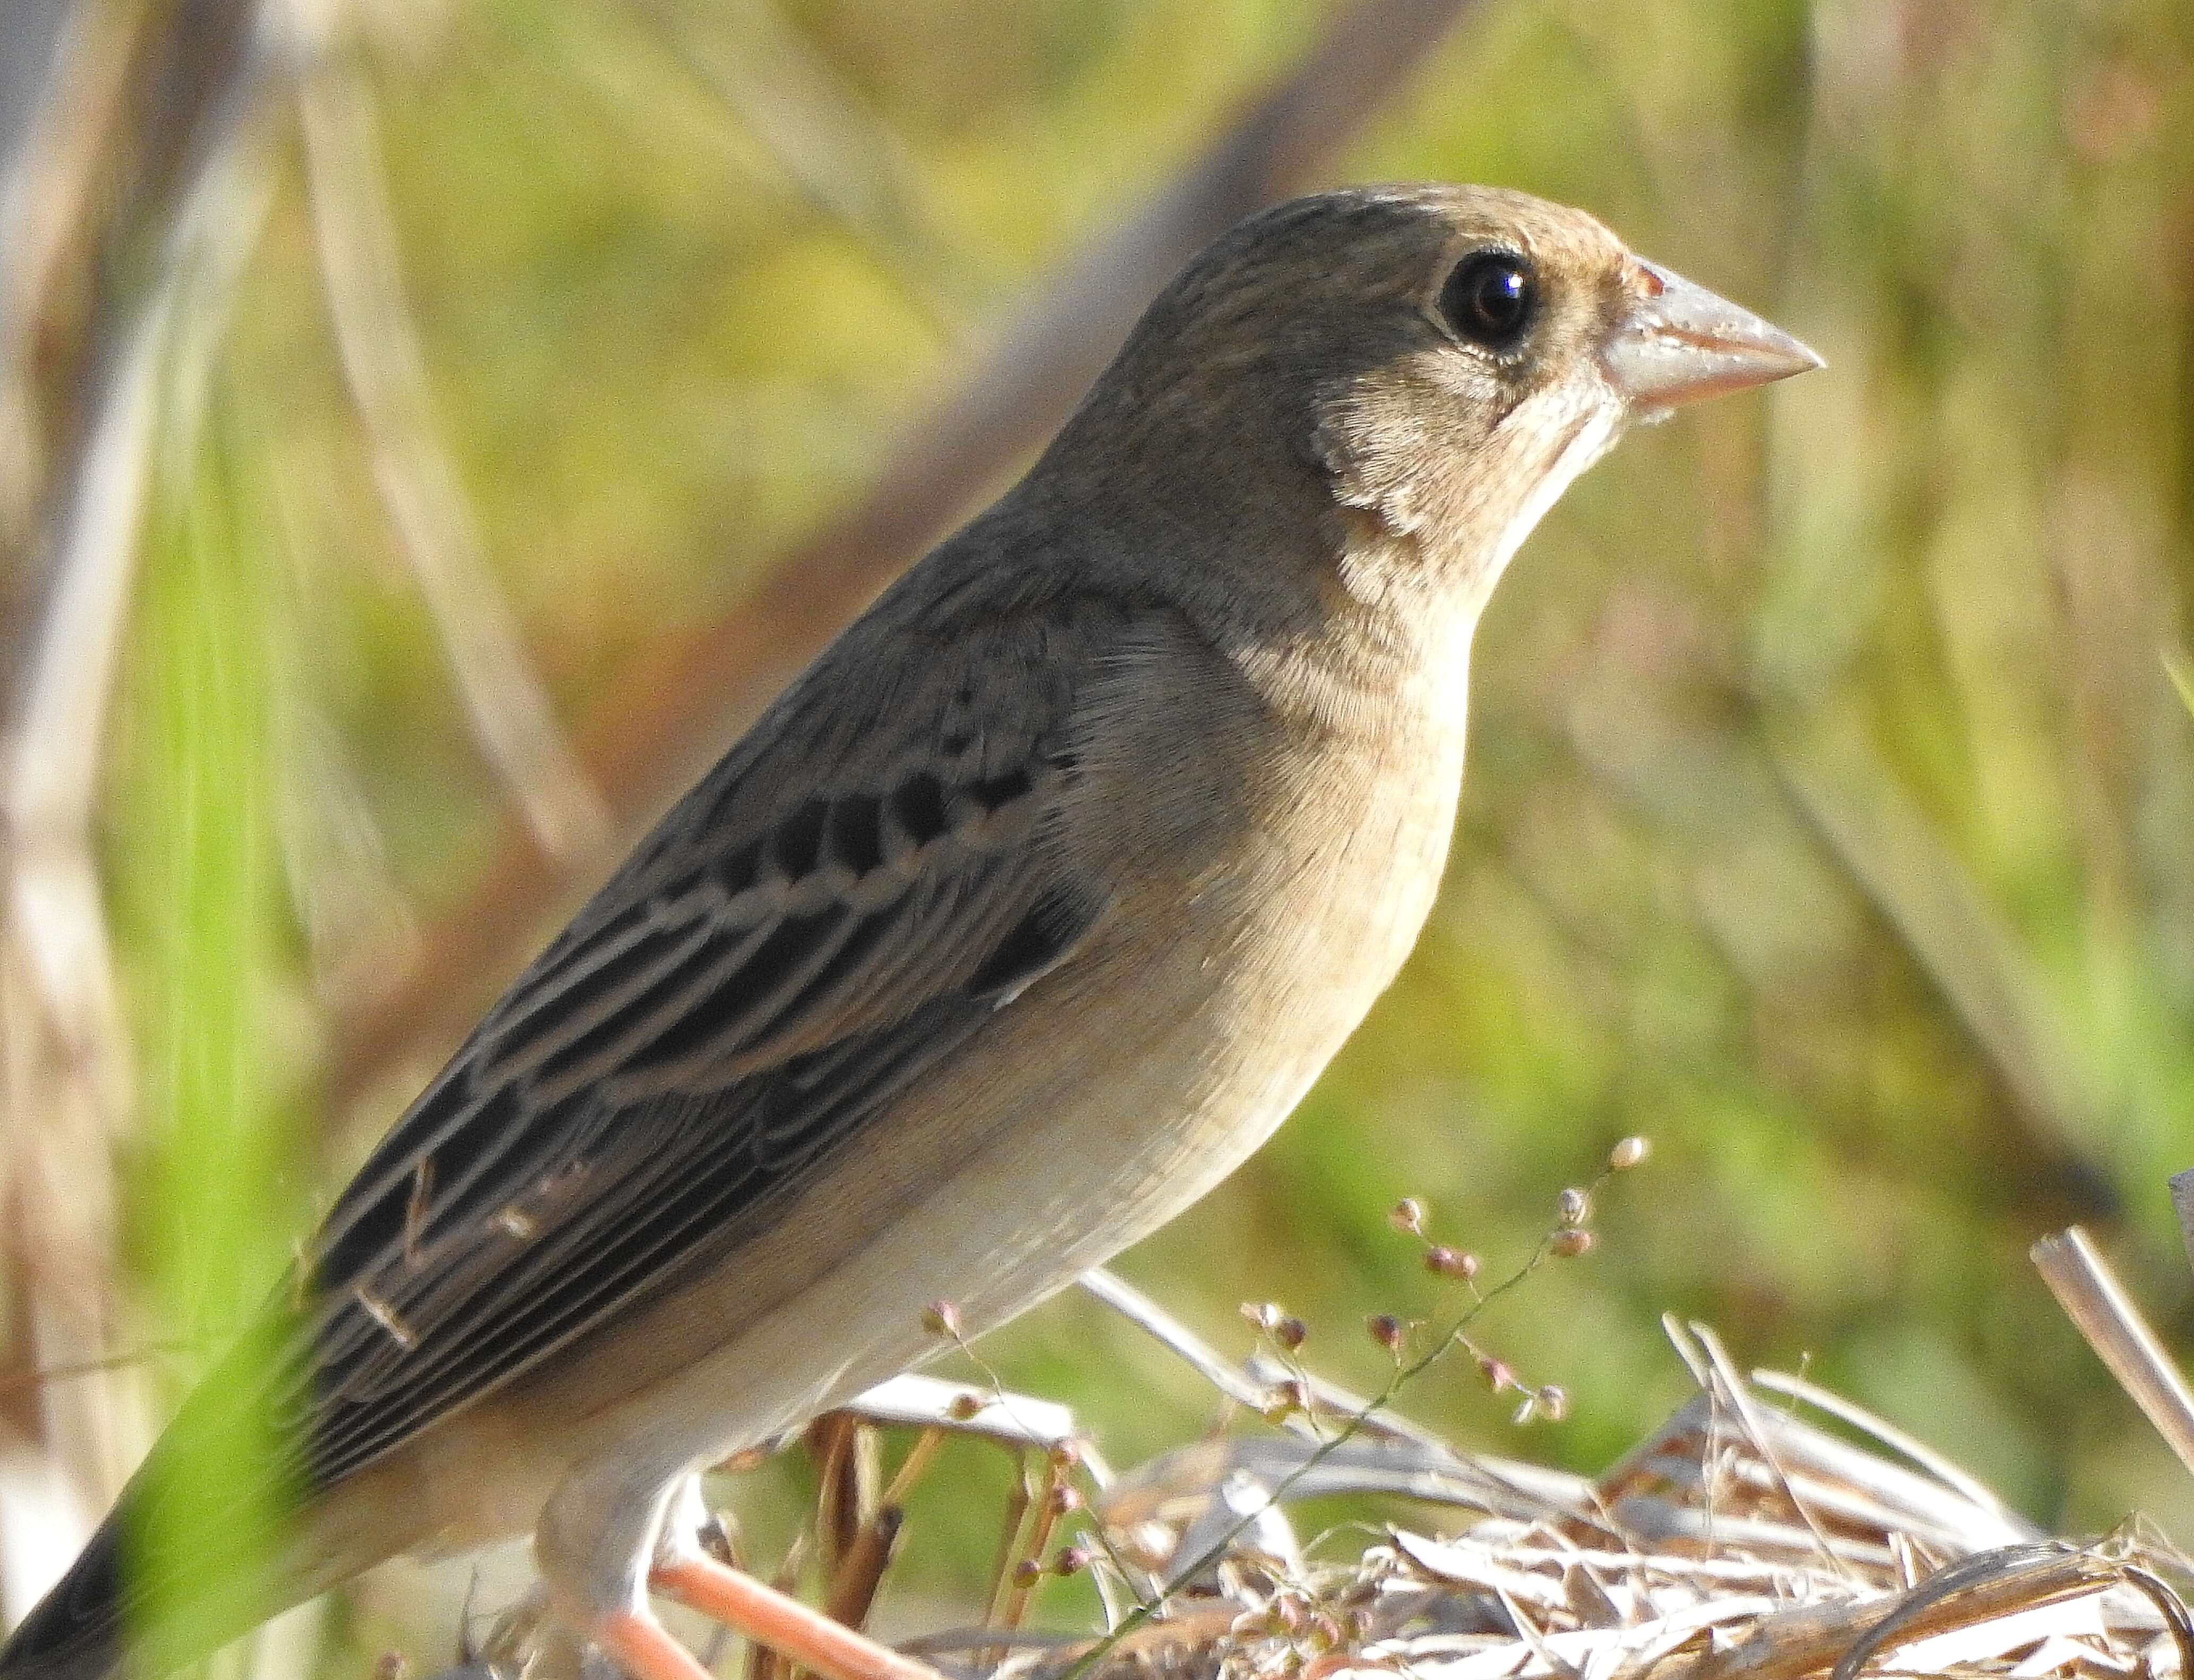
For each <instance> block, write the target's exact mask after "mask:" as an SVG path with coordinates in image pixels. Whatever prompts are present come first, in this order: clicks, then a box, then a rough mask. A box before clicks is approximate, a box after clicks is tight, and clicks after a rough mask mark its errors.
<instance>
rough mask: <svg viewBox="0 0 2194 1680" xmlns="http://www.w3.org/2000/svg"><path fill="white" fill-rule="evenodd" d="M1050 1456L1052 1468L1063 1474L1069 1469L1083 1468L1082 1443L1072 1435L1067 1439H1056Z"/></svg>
mask: <svg viewBox="0 0 2194 1680" xmlns="http://www.w3.org/2000/svg"><path fill="white" fill-rule="evenodd" d="M1050 1458H1051V1464H1052V1468H1053V1469H1054V1470H1058V1471H1059V1472H1060V1474H1062V1475H1064V1474H1065V1472H1067V1471H1069V1470H1079V1469H1081V1468H1082V1458H1083V1449H1082V1443H1081V1442H1080V1441H1077V1440H1075V1439H1074V1438H1073V1437H1072V1436H1071V1435H1070V1436H1068V1437H1067V1438H1066V1439H1065V1441H1054V1442H1053V1443H1052V1447H1051V1453H1050Z"/></svg>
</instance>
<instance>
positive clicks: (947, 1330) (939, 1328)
mask: <svg viewBox="0 0 2194 1680" xmlns="http://www.w3.org/2000/svg"><path fill="white" fill-rule="evenodd" d="M922 1328H923V1329H924V1330H927V1331H928V1332H929V1333H930V1334H931V1335H933V1336H950V1337H951V1338H952V1339H953V1340H954V1341H958V1340H959V1339H960V1309H959V1308H957V1307H956V1306H954V1305H953V1304H952V1303H951V1302H950V1301H932V1302H931V1303H929V1304H928V1306H926V1307H924V1308H923V1309H922Z"/></svg>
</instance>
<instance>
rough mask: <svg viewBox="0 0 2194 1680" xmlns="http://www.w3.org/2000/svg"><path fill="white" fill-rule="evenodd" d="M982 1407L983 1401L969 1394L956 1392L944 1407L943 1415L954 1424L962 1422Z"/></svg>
mask: <svg viewBox="0 0 2194 1680" xmlns="http://www.w3.org/2000/svg"><path fill="white" fill-rule="evenodd" d="M982 1409H983V1402H982V1401H979V1400H978V1399H976V1398H975V1396H974V1395H971V1394H956V1395H953V1396H952V1403H951V1405H949V1406H947V1407H945V1416H946V1417H948V1418H951V1420H952V1421H953V1422H954V1423H956V1424H964V1423H966V1422H967V1421H968V1419H969V1418H973V1417H974V1416H975V1415H976V1413H978V1412H980V1411H981V1410H982Z"/></svg>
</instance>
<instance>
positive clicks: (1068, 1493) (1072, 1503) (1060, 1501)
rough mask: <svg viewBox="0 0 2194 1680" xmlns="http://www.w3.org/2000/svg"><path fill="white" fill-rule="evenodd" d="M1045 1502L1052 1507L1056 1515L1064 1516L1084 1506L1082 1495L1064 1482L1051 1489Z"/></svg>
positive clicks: (1053, 1513)
mask: <svg viewBox="0 0 2194 1680" xmlns="http://www.w3.org/2000/svg"><path fill="white" fill-rule="evenodd" d="M1044 1502H1045V1503H1046V1504H1047V1505H1049V1506H1050V1507H1051V1514H1052V1515H1053V1516H1065V1515H1066V1513H1067V1512H1069V1511H1071V1510H1080V1509H1081V1508H1082V1495H1081V1494H1079V1493H1076V1492H1075V1491H1074V1489H1073V1488H1071V1487H1068V1486H1067V1485H1066V1484H1065V1482H1060V1484H1059V1485H1058V1486H1057V1487H1054V1488H1053V1489H1052V1490H1051V1492H1050V1493H1049V1494H1048V1496H1047V1497H1046V1499H1045V1501H1044Z"/></svg>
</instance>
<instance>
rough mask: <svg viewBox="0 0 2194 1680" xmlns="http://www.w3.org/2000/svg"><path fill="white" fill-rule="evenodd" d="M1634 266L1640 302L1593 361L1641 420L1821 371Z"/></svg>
mask: <svg viewBox="0 0 2194 1680" xmlns="http://www.w3.org/2000/svg"><path fill="white" fill-rule="evenodd" d="M1634 261H1635V262H1637V264H1638V268H1639V271H1640V273H1639V278H1640V281H1641V289H1642V291H1643V293H1644V295H1643V296H1640V298H1639V300H1638V302H1637V303H1636V305H1635V306H1634V308H1633V309H1632V310H1631V313H1630V315H1629V318H1628V319H1626V320H1625V321H1623V324H1622V325H1619V326H1618V327H1617V328H1616V330H1615V332H1614V335H1613V337H1611V338H1610V339H1609V340H1608V343H1607V348H1606V349H1605V350H1604V351H1603V352H1601V360H1603V361H1604V362H1605V365H1606V367H1607V376H1608V378H1609V379H1610V380H1611V382H1613V383H1614V385H1615V388H1617V390H1618V391H1620V392H1622V393H1623V395H1624V397H1626V398H1627V399H1628V400H1629V403H1630V406H1631V407H1632V409H1633V410H1634V411H1635V412H1637V413H1638V414H1639V415H1640V416H1641V417H1645V418H1653V417H1658V416H1660V415H1663V414H1665V413H1667V412H1668V411H1669V410H1670V409H1672V408H1674V407H1677V406H1680V405H1681V404H1683V403H1687V402H1697V401H1698V400H1700V399H1702V398H1703V397H1718V396H1720V395H1721V394H1724V393H1725V392H1728V391H1742V390H1745V389H1748V388H1750V387H1752V386H1754V385H1765V384H1766V383H1769V382H1770V381H1771V380H1776V379H1788V378H1789V377H1790V376H1791V375H1792V374H1794V373H1806V372H1810V371H1812V369H1814V368H1817V367H1820V366H1823V365H1824V363H1823V362H1822V360H1821V359H1820V358H1819V357H1818V356H1817V355H1815V354H1813V353H1812V351H1811V350H1809V349H1807V348H1806V347H1805V346H1804V345H1803V344H1801V343H1800V342H1798V341H1797V340H1796V339H1795V338H1793V337H1791V336H1790V335H1789V333H1787V332H1785V331H1783V330H1782V328H1780V327H1775V326H1770V325H1768V324H1767V323H1766V321H1763V320H1761V319H1760V317H1759V316H1757V315H1755V314H1752V313H1751V311H1749V310H1747V309H1740V308H1737V305H1736V304H1734V303H1732V302H1729V300H1728V299H1726V298H1722V297H1717V296H1714V293H1712V292H1710V291H1708V290H1707V289H1706V288H1705V287H1704V286H1696V285H1692V284H1691V282H1690V281H1689V280H1687V279H1684V277H1683V276H1682V275H1680V274H1673V273H1669V272H1668V270H1667V269H1666V268H1662V267H1661V266H1660V265H1659V264H1658V263H1654V262H1646V261H1645V260H1644V259H1643V258H1642V257H1640V258H1636V259H1634Z"/></svg>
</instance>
